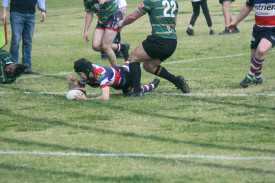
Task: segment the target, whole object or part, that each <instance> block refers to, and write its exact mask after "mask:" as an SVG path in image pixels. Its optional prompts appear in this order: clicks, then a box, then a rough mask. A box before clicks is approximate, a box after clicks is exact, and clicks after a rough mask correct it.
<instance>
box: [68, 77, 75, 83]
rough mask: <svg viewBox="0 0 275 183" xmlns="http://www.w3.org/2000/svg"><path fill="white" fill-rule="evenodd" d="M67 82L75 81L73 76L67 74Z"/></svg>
mask: <svg viewBox="0 0 275 183" xmlns="http://www.w3.org/2000/svg"><path fill="white" fill-rule="evenodd" d="M67 82H68V83H71V84H73V83H74V82H75V77H73V76H71V75H69V76H67Z"/></svg>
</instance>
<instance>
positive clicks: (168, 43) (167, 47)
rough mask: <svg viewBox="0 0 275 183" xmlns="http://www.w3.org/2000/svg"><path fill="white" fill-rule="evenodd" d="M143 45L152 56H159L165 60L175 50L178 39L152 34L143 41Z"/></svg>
mask: <svg viewBox="0 0 275 183" xmlns="http://www.w3.org/2000/svg"><path fill="white" fill-rule="evenodd" d="M142 46H143V48H144V50H145V52H146V53H147V54H148V55H149V56H150V57H151V58H158V59H160V61H161V62H163V61H164V60H166V59H167V58H169V57H170V56H171V55H173V53H174V52H175V50H176V47H177V40H176V39H164V38H159V37H156V36H152V35H150V36H148V37H147V39H146V40H144V41H143V42H142Z"/></svg>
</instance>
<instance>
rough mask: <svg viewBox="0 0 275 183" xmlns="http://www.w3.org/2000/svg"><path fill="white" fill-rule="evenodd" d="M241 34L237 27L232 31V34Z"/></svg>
mask: <svg viewBox="0 0 275 183" xmlns="http://www.w3.org/2000/svg"><path fill="white" fill-rule="evenodd" d="M239 32H240V30H239V29H238V28H237V27H235V28H234V29H233V30H232V31H231V33H233V34H234V33H239Z"/></svg>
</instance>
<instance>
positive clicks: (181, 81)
mask: <svg viewBox="0 0 275 183" xmlns="http://www.w3.org/2000/svg"><path fill="white" fill-rule="evenodd" d="M176 78H177V79H178V84H177V85H176V87H177V88H178V89H180V90H181V91H182V92H183V93H190V89H189V86H188V85H187V83H186V81H185V80H184V77H183V76H177V77H176Z"/></svg>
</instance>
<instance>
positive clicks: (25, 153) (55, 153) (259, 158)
mask: <svg viewBox="0 0 275 183" xmlns="http://www.w3.org/2000/svg"><path fill="white" fill-rule="evenodd" d="M0 155H51V156H98V157H134V158H135V157H136V158H167V159H171V158H197V159H220V160H275V157H271V156H254V157H253V156H224V155H221V156H212V155H210V156H209V155H191V154H168V155H162V154H156V155H147V154H128V153H76V152H41V151H2V150H0Z"/></svg>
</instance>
